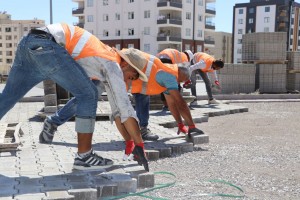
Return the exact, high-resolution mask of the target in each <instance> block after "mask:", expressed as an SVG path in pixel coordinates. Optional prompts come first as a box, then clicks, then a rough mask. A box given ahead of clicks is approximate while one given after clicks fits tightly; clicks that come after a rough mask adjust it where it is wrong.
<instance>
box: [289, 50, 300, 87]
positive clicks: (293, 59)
mask: <svg viewBox="0 0 300 200" xmlns="http://www.w3.org/2000/svg"><path fill="white" fill-rule="evenodd" d="M287 59H288V60H289V62H288V67H287V68H288V70H289V71H291V72H292V71H294V70H295V71H300V52H299V51H294V52H288V53H287ZM286 87H287V90H288V91H295V90H298V91H300V73H288V74H287V86H286Z"/></svg>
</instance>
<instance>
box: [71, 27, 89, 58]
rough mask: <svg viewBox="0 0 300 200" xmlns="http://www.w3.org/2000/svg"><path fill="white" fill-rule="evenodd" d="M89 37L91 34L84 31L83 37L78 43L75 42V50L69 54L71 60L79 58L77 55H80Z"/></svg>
mask: <svg viewBox="0 0 300 200" xmlns="http://www.w3.org/2000/svg"><path fill="white" fill-rule="evenodd" d="M91 36H92V34H91V33H89V32H87V31H84V33H83V35H82V36H81V37H80V39H79V41H78V42H77V44H76V46H75V48H74V49H73V51H72V52H71V55H72V57H73V58H76V57H77V56H79V54H80V53H81V51H82V49H83V48H84V46H85V45H86V43H87V42H88V40H89V39H90V37H91Z"/></svg>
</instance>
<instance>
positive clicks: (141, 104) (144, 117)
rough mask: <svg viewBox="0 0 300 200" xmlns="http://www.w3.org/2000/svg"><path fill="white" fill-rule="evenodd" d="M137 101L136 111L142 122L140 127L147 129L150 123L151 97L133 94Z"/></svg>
mask: <svg viewBox="0 0 300 200" xmlns="http://www.w3.org/2000/svg"><path fill="white" fill-rule="evenodd" d="M133 96H134V99H135V111H136V115H137V117H138V119H139V121H140V127H147V126H148V122H149V109H150V107H149V106H150V103H149V102H150V96H149V95H144V94H138V93H137V94H133Z"/></svg>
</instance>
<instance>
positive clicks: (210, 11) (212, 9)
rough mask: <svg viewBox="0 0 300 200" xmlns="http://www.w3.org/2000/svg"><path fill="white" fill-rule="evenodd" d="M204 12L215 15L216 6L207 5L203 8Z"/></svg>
mask: <svg viewBox="0 0 300 200" xmlns="http://www.w3.org/2000/svg"><path fill="white" fill-rule="evenodd" d="M205 13H206V14H211V15H216V8H214V7H210V6H207V7H206V8H205Z"/></svg>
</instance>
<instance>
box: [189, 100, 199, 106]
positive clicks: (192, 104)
mask: <svg viewBox="0 0 300 200" xmlns="http://www.w3.org/2000/svg"><path fill="white" fill-rule="evenodd" d="M197 105H198V103H197V100H196V99H195V100H194V101H192V102H191V103H190V106H197Z"/></svg>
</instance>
